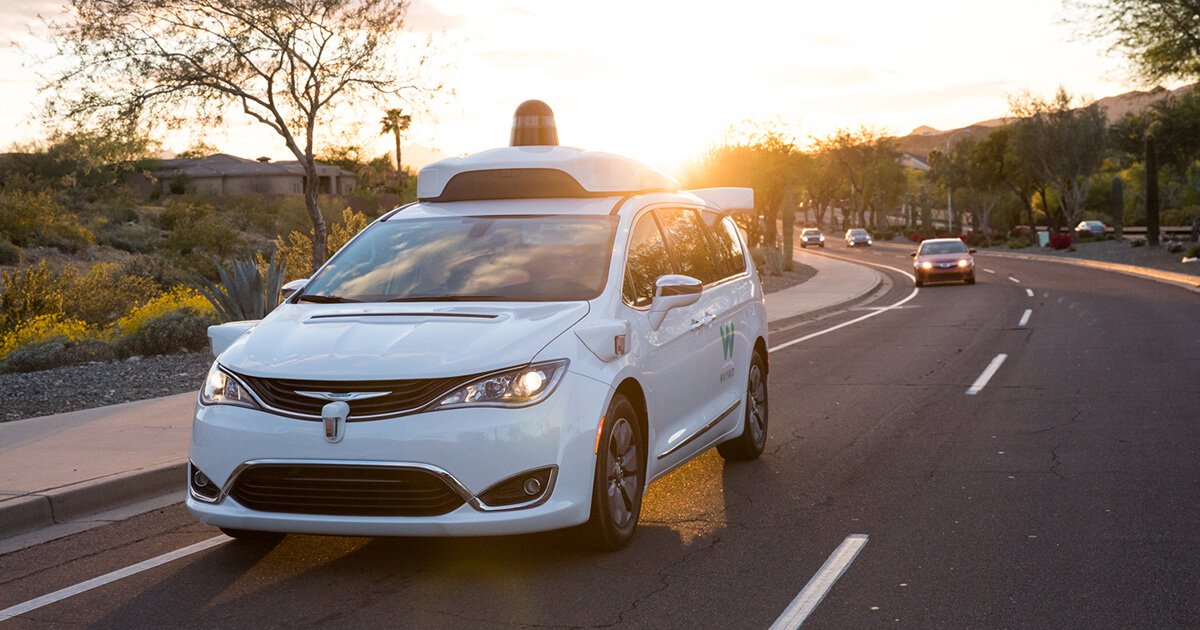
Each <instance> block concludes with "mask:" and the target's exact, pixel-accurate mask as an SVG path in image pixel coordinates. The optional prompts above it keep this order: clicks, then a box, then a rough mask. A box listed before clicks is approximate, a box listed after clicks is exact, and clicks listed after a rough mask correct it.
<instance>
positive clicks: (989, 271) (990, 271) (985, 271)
mask: <svg viewBox="0 0 1200 630" xmlns="http://www.w3.org/2000/svg"><path fill="white" fill-rule="evenodd" d="M983 271H984V273H996V272H995V271H992V270H991V269H984V270H983Z"/></svg>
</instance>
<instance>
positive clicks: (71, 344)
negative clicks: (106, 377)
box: [0, 336, 117, 372]
mask: <svg viewBox="0 0 1200 630" xmlns="http://www.w3.org/2000/svg"><path fill="white" fill-rule="evenodd" d="M116 356H117V354H116V351H115V350H114V349H113V347H112V346H111V345H109V344H108V343H106V342H104V341H101V340H99V339H80V340H71V339H68V338H67V337H61V336H60V337H51V338H49V339H44V340H42V341H38V342H34V343H30V344H27V345H24V346H21V347H20V348H16V349H15V350H13V351H12V352H10V353H8V356H6V357H5V358H4V360H3V361H0V372H36V371H38V370H49V369H51V368H56V367H62V366H64V365H76V364H79V363H88V362H90V361H110V360H112V359H115V358H116Z"/></svg>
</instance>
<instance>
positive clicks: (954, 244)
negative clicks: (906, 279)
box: [910, 238, 975, 287]
mask: <svg viewBox="0 0 1200 630" xmlns="http://www.w3.org/2000/svg"><path fill="white" fill-rule="evenodd" d="M974 253H975V250H974V249H972V248H969V247H967V244H966V243H964V242H962V239H957V238H931V239H927V240H924V241H921V244H920V245H919V246H917V251H915V252H913V253H912V254H910V255H911V256H912V258H913V277H914V278H915V279H916V280H915V281H916V285H917V286H918V287H921V286H925V284H926V283H927V282H965V283H966V284H975V258H974V257H973V256H971V254H974Z"/></svg>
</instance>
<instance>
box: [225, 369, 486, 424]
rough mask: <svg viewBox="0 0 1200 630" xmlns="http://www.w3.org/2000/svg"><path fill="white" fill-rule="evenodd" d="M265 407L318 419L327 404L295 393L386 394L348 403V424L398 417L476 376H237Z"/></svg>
mask: <svg viewBox="0 0 1200 630" xmlns="http://www.w3.org/2000/svg"><path fill="white" fill-rule="evenodd" d="M236 376H237V377H238V378H239V379H241V380H242V381H244V382H245V383H246V385H248V386H249V387H250V389H251V391H253V392H254V393H255V394H257V395H258V397H259V398H261V399H262V401H263V402H264V403H266V404H267V406H268V407H272V408H274V409H278V410H279V411H284V412H287V413H293V414H300V415H305V416H312V417H313V418H320V417H321V408H322V407H324V406H325V405H326V404H328V403H329V401H328V400H322V399H319V398H309V397H307V396H301V395H299V394H297V393H296V392H332V393H336V394H348V393H352V392H388V393H387V394H386V395H383V396H378V397H376V398H363V399H359V400H350V401H347V404H349V405H350V417H349V420H350V421H351V422H353V421H354V420H355V419H356V418H358V419H361V418H363V417H379V416H388V415H398V414H401V413H404V412H407V411H413V410H416V409H419V408H421V407H424V406H425V405H428V404H429V403H431V402H433V401H434V399H436V398H437V397H438V396H440V395H442V394H446V393H448V392H449V391H450V390H452V389H454V388H456V387H459V386H461V385H465V384H467V383H468V382H470V381H472V380H475V379H476V378H478V375H470V376H455V377H450V378H422V379H408V380H399V381H303V380H296V379H286V378H263V377H259V376H246V375H245V374H236Z"/></svg>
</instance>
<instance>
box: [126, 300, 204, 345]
mask: <svg viewBox="0 0 1200 630" xmlns="http://www.w3.org/2000/svg"><path fill="white" fill-rule="evenodd" d="M215 323H217V322H216V319H215V318H214V317H213V316H212V315H211V314H205V313H201V312H200V311H197V310H196V309H194V308H186V307H185V308H181V309H179V310H175V311H171V312H169V313H166V314H165V315H160V316H158V317H155V318H154V319H151V320H149V321H147V322H145V323H144V324H143V325H142V326H141V327H140V328H138V329H137V330H136V331H134V332H133V334H131V335H129V336H127V337H125V338H123V339H122V340H121V343H120V349H121V352H122V354H125V355H133V354H140V355H150V354H170V353H173V352H178V351H180V350H201V349H203V348H205V347H206V346H207V345H208V327H209V326H211V325H213V324H215Z"/></svg>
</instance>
